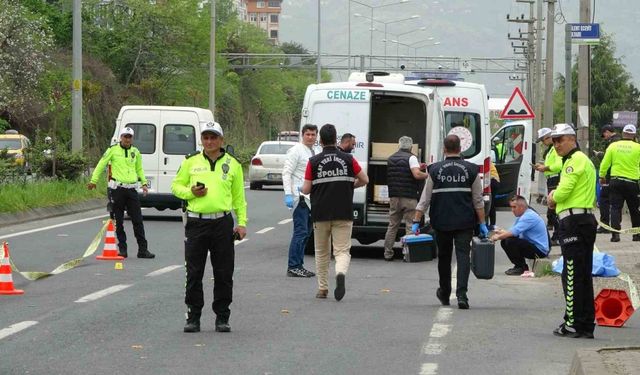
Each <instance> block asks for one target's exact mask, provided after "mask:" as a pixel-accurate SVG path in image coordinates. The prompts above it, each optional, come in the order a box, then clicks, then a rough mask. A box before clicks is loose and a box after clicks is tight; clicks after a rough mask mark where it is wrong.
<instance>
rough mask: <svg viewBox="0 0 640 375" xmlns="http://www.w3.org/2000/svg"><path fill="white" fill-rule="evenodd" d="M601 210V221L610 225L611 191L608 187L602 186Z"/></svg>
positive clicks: (599, 206) (599, 205) (599, 203)
mask: <svg viewBox="0 0 640 375" xmlns="http://www.w3.org/2000/svg"><path fill="white" fill-rule="evenodd" d="M607 184H609V182H607ZM598 208H599V209H600V221H601V222H603V223H605V224H607V225H610V223H611V189H610V188H609V186H608V185H600V201H599V202H598Z"/></svg>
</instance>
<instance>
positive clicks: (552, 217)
mask: <svg viewBox="0 0 640 375" xmlns="http://www.w3.org/2000/svg"><path fill="white" fill-rule="evenodd" d="M559 182H560V176H553V177H549V178H547V194H549V193H550V192H551V191H552V190H555V189H556V188H557V187H558V183H559ZM549 224H551V226H553V234H552V235H551V239H552V240H556V239H558V225H559V224H558V214H556V210H555V209H553V208H548V207H547V226H548V225H549Z"/></svg>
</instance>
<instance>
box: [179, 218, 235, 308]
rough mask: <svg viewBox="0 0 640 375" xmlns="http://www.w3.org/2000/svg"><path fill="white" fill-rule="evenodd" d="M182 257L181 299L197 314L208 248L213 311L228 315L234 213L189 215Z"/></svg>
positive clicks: (230, 299) (233, 252)
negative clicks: (183, 285) (184, 280)
mask: <svg viewBox="0 0 640 375" xmlns="http://www.w3.org/2000/svg"><path fill="white" fill-rule="evenodd" d="M185 237H186V239H185V243H184V259H185V263H186V266H187V283H186V293H185V298H184V302H185V304H186V305H187V307H188V308H189V312H190V313H191V314H195V315H196V316H198V317H199V316H200V314H201V312H202V307H203V306H204V296H203V292H202V277H203V276H204V268H205V266H206V263H207V255H208V254H209V252H211V266H212V267H213V303H212V304H211V307H212V308H213V312H215V313H216V315H217V316H218V317H219V318H222V319H223V320H224V319H229V315H230V314H231V310H229V305H230V304H231V301H232V294H233V268H234V258H235V250H234V244H233V217H232V216H231V214H227V215H225V216H223V217H221V218H218V219H213V220H207V219H195V218H189V219H188V220H187V226H186V227H185Z"/></svg>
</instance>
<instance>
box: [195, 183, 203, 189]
mask: <svg viewBox="0 0 640 375" xmlns="http://www.w3.org/2000/svg"><path fill="white" fill-rule="evenodd" d="M196 186H197V187H199V188H201V189H204V188H205V186H204V184H203V183H202V182H200V181H198V182H196Z"/></svg>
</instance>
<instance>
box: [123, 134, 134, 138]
mask: <svg viewBox="0 0 640 375" xmlns="http://www.w3.org/2000/svg"><path fill="white" fill-rule="evenodd" d="M123 137H125V138H133V136H132V135H131V134H124V135H123Z"/></svg>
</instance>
